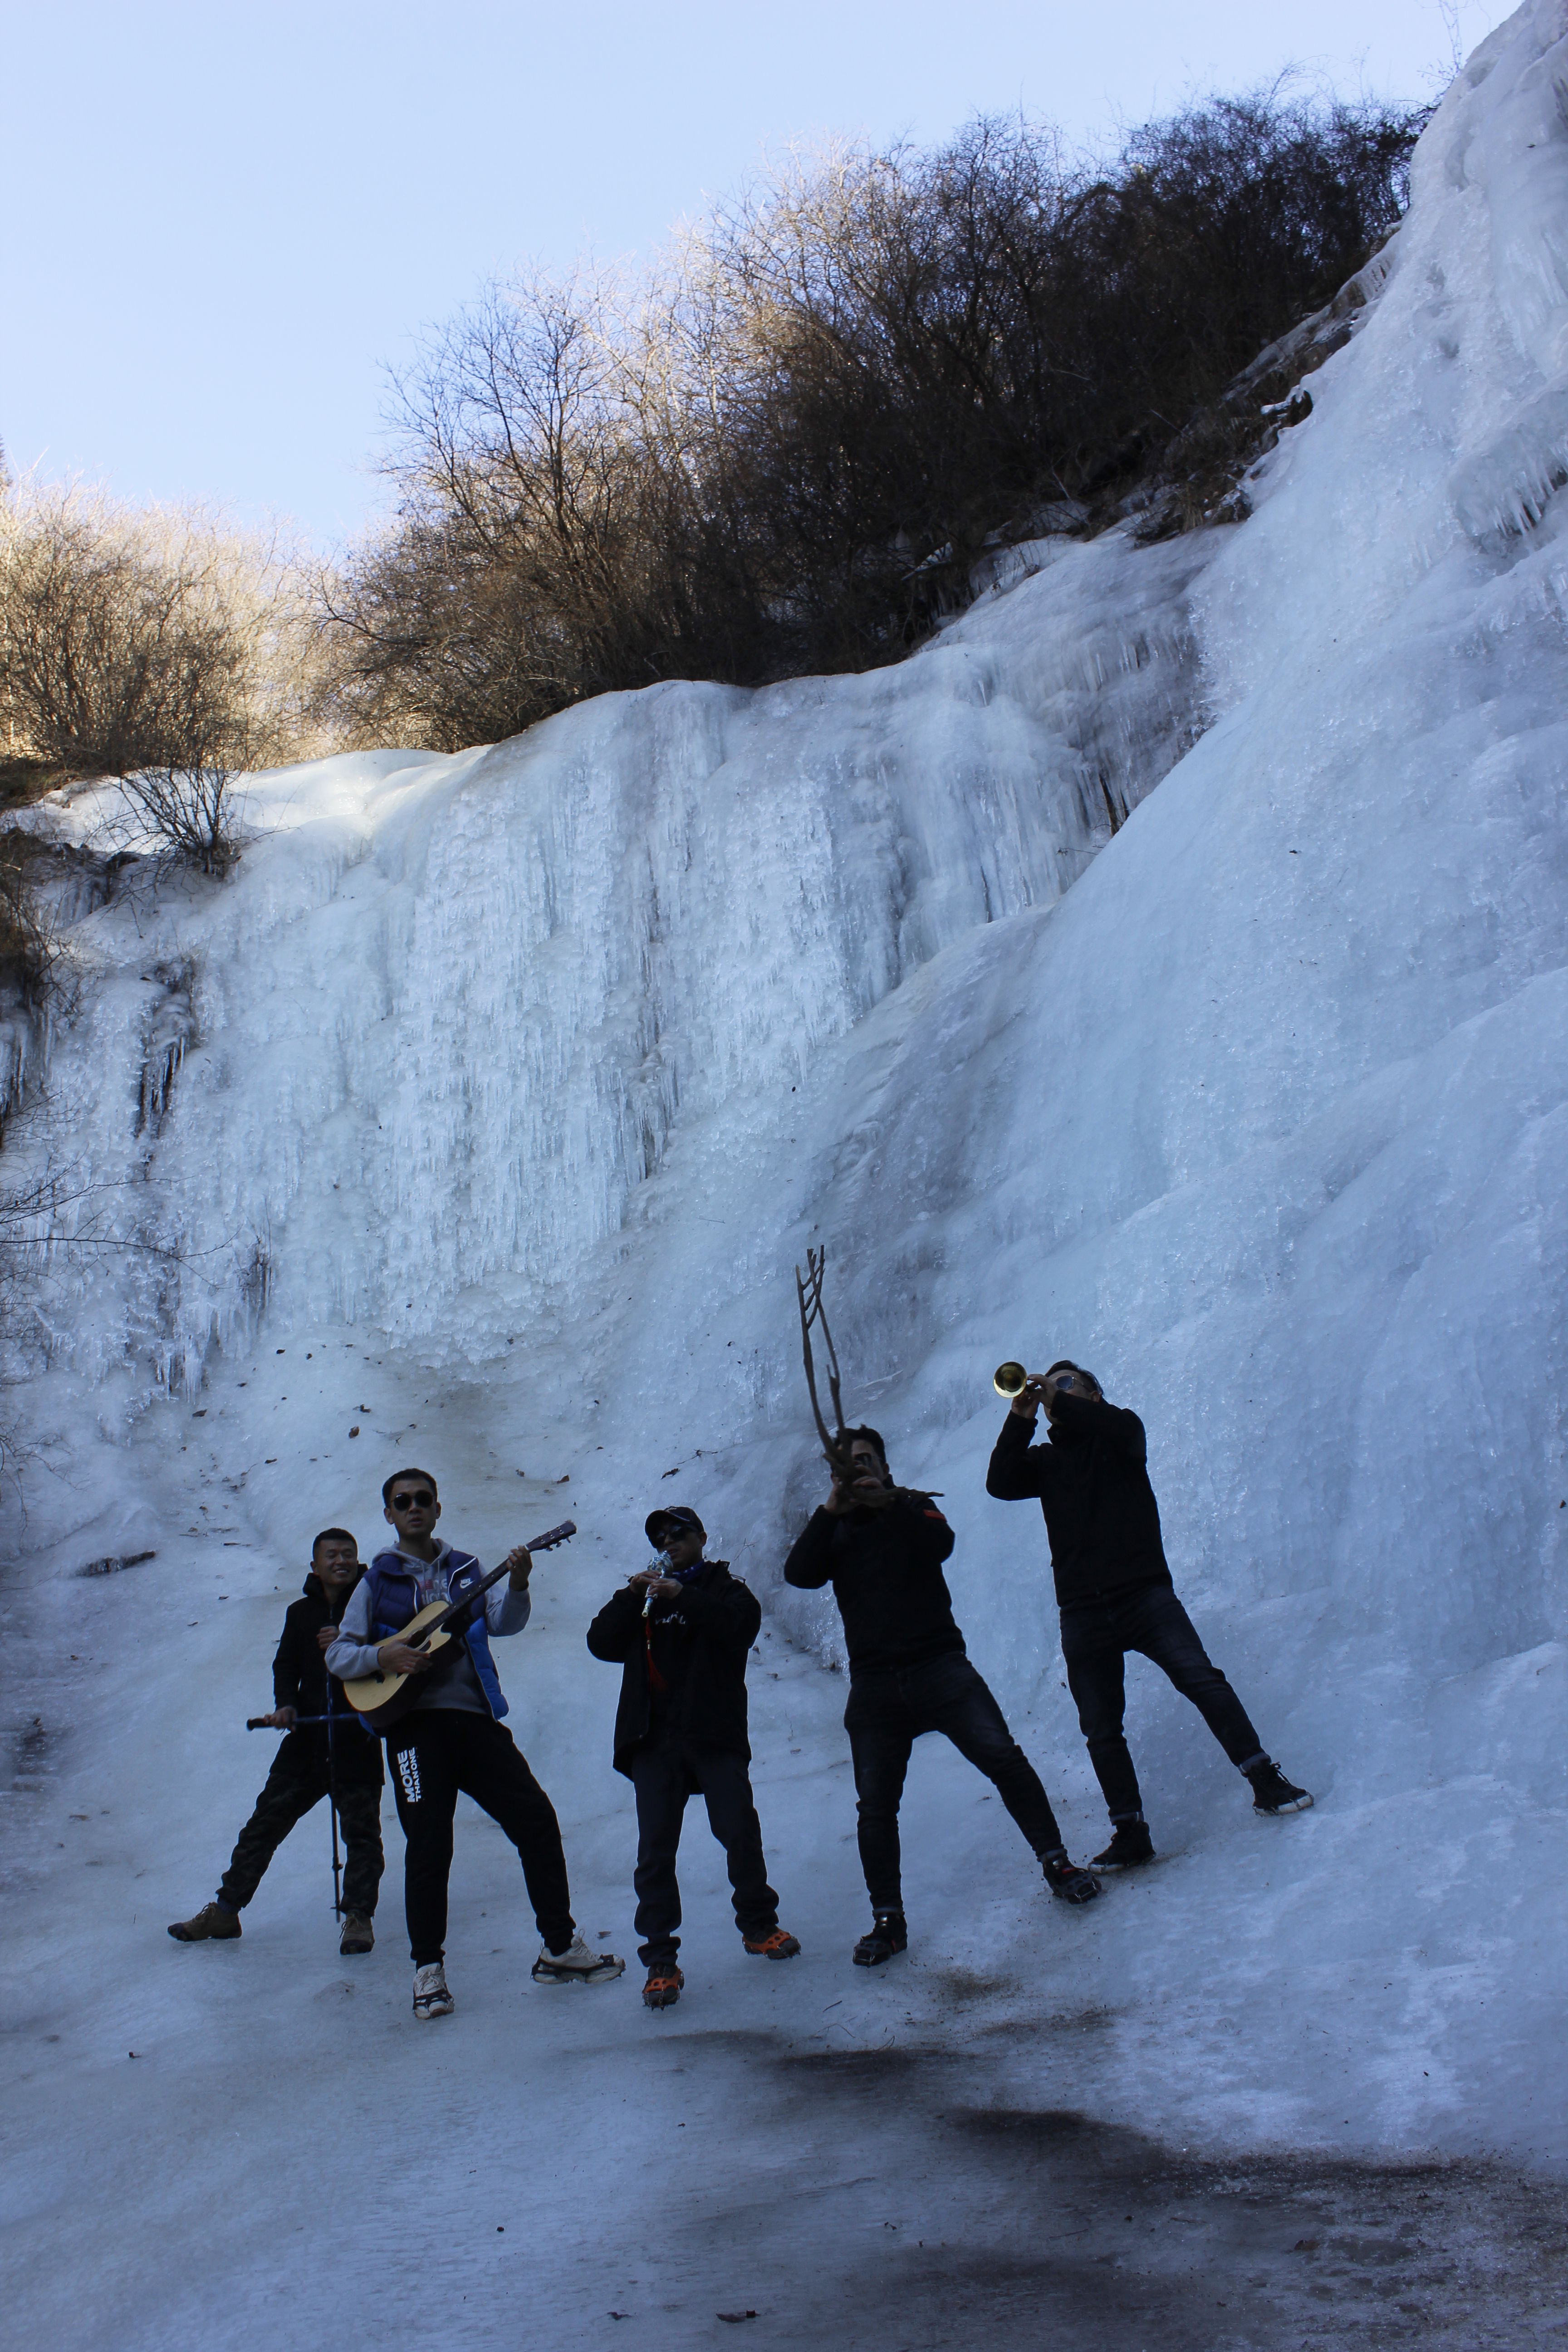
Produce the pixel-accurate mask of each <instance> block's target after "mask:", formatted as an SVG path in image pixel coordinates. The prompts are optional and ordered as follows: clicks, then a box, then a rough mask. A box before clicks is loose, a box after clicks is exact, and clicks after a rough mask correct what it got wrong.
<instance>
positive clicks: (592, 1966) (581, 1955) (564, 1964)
mask: <svg viewBox="0 0 1568 2352" xmlns="http://www.w3.org/2000/svg"><path fill="white" fill-rule="evenodd" d="M625 1969H626V1962H625V1960H617V1959H616V1956H615V1954H614V1952H591V1951H590V1950H589V1949H588V1947H587V1945H586V1944H585V1943H584V1941H583V1938H582V1937H581V1936H580V1935H574V1937H573V1938H572V1941H571V1942H570V1943H569V1944H568V1945H567V1947H566V1949H565V1950H564V1951H563V1952H552V1950H551V1948H550V1947H549V1945H548V1944H543V1945H542V1946H541V1947H540V1952H539V1958H537V1959H536V1960H535V1962H534V1963H533V1981H534V1983H535V1984H608V1983H609V1982H610V1980H611V1979H612V1978H613V1977H618V1976H620V1975H622V1974H623V1973H624V1971H625Z"/></svg>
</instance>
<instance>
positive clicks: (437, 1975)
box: [414, 1960, 458, 2017]
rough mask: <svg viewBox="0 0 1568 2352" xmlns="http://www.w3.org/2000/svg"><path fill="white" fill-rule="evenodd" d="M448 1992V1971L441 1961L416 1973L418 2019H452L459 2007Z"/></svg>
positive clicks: (415, 1994)
mask: <svg viewBox="0 0 1568 2352" xmlns="http://www.w3.org/2000/svg"><path fill="white" fill-rule="evenodd" d="M457 2005H458V2004H457V2002H456V2001H455V2000H453V1999H452V1996H451V1994H450V1993H449V1992H448V1991H447V1971H446V1969H444V1968H443V1967H442V1965H441V1963H440V1961H439V1960H435V1961H433V1962H432V1963H431V1965H430V1967H429V1968H427V1969H415V1971H414V2014H415V2016H416V2017H450V2016H451V2014H452V2011H453V2010H454V2009H456V2007H457Z"/></svg>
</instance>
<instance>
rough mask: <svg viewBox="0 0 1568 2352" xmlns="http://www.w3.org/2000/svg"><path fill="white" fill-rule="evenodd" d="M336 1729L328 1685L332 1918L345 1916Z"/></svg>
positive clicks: (328, 1787)
mask: <svg viewBox="0 0 1568 2352" xmlns="http://www.w3.org/2000/svg"><path fill="white" fill-rule="evenodd" d="M334 1727H335V1725H334V1717H333V1713H332V1686H331V1683H330V1682H329V1684H328V1685H327V1811H328V1812H329V1813H330V1814H331V1819H332V1916H333V1918H334V1919H341V1918H342V1916H343V1889H342V1868H341V1865H340V1864H339V1862H338V1770H337V1749H336V1748H335V1747H334V1746H333V1744H332V1732H333V1729H334Z"/></svg>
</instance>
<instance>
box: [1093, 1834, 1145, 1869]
mask: <svg viewBox="0 0 1568 2352" xmlns="http://www.w3.org/2000/svg"><path fill="white" fill-rule="evenodd" d="M1153 1859H1154V1841H1153V1839H1152V1837H1151V1836H1150V1834H1149V1824H1148V1822H1113V1823H1112V1825H1111V1837H1110V1844H1109V1845H1108V1846H1107V1847H1106V1849H1105V1852H1104V1853H1097V1854H1096V1855H1095V1857H1094V1859H1093V1861H1092V1862H1091V1863H1090V1864H1089V1868H1090V1870H1135V1869H1136V1868H1137V1866H1138V1864H1140V1863H1141V1862H1152V1861H1153Z"/></svg>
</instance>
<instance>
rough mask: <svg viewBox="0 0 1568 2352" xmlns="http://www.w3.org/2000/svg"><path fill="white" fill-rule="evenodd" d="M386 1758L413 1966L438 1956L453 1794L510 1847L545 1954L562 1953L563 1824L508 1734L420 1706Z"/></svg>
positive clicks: (458, 1712) (483, 1718)
mask: <svg viewBox="0 0 1568 2352" xmlns="http://www.w3.org/2000/svg"><path fill="white" fill-rule="evenodd" d="M386 1756H387V1762H388V1764H389V1765H390V1766H391V1769H392V1793H393V1795H394V1796H395V1798H396V1800H397V1818H398V1820H399V1821H400V1822H402V1823H403V1833H404V1835H405V1838H406V1839H407V1841H408V1851H407V1853H406V1854H405V1857H404V1873H403V1890H404V1902H405V1907H406V1910H407V1914H408V1942H409V1947H410V1949H411V1951H412V1953H413V1958H414V1965H415V1967H416V1969H423V1968H427V1967H428V1966H429V1965H430V1963H431V1962H432V1961H433V1960H438V1959H440V1958H442V1957H443V1954H444V1951H445V1947H446V1942H447V1879H448V1877H449V1876H450V1875H451V1869H452V1818H453V1815H454V1814H455V1813H456V1812H457V1810H458V1791H459V1790H461V1791H462V1793H463V1795H464V1796H466V1797H472V1799H473V1801H474V1802H475V1804H476V1805H478V1806H479V1808H480V1810H481V1811H483V1812H487V1813H489V1817H490V1819H491V1821H492V1822H497V1823H498V1824H499V1825H500V1828H501V1829H502V1830H504V1831H505V1832H506V1834H507V1836H508V1837H509V1838H510V1840H511V1842H512V1843H513V1845H514V1846H516V1848H517V1851H518V1857H519V1859H520V1861H521V1864H522V1875H523V1880H524V1883H525V1884H526V1885H527V1887H528V1899H529V1901H530V1902H531V1904H532V1906H533V1916H534V1918H535V1920H536V1921H537V1923H538V1927H539V1932H540V1934H541V1935H542V1937H543V1938H544V1941H545V1943H546V1944H547V1946H548V1947H549V1948H550V1949H551V1951H552V1952H561V1951H564V1950H565V1948H566V1947H567V1945H568V1944H569V1943H570V1942H571V1941H572V1936H573V1924H572V1908H571V1900H570V1896H569V1894H568V1891H567V1885H566V1856H565V1854H564V1853H563V1852H562V1849H561V1824H560V1823H559V1822H557V1820H556V1818H555V1808H554V1806H553V1805H552V1803H551V1801H550V1800H549V1798H548V1797H547V1796H546V1795H545V1793H544V1791H543V1790H542V1788H541V1787H540V1785H539V1783H538V1781H537V1780H535V1779H534V1777H533V1775H532V1773H531V1771H530V1770H529V1769H528V1764H527V1761H526V1759H524V1757H523V1756H522V1755H521V1753H520V1751H519V1749H518V1747H517V1745H516V1742H515V1741H514V1740H513V1738H512V1736H511V1734H510V1731H508V1730H506V1729H505V1728H504V1727H502V1726H501V1725H500V1724H499V1723H497V1722H495V1721H494V1720H493V1718H492V1717H489V1716H488V1715H469V1714H468V1713H466V1712H465V1711H464V1710H463V1709H462V1708H460V1707H445V1706H432V1707H420V1708H416V1710H415V1712H414V1714H412V1715H410V1716H407V1717H405V1719H404V1721H403V1722H402V1723H400V1724H399V1725H398V1727H397V1728H396V1730H395V1731H394V1732H393V1733H391V1734H390V1736H389V1737H388V1739H387V1743H386Z"/></svg>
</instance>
